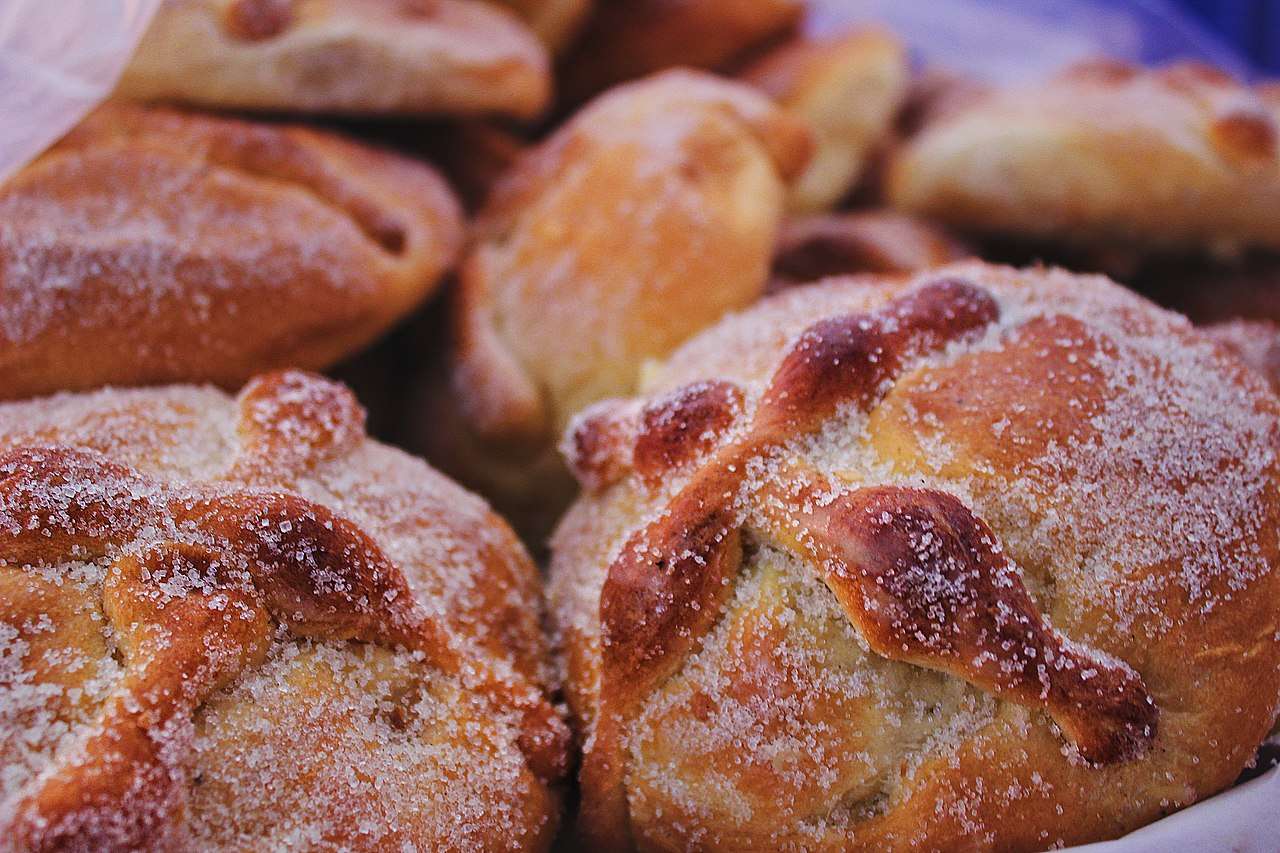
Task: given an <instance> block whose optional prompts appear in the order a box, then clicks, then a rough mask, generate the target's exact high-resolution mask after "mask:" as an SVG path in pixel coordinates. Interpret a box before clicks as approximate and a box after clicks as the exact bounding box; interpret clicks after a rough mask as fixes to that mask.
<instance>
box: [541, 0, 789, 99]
mask: <svg viewBox="0 0 1280 853" xmlns="http://www.w3.org/2000/svg"><path fill="white" fill-rule="evenodd" d="M804 11H805V4H804V2H803V0H598V2H597V3H596V8H595V12H594V13H593V14H592V15H591V17H590V19H589V20H588V21H587V25H586V27H585V28H584V29H583V32H582V35H581V36H580V37H579V38H578V40H577V41H576V42H575V44H574V47H573V49H572V50H570V51H569V53H568V54H567V55H566V56H565V57H564V59H563V60H562V61H561V62H560V63H559V66H560V67H559V79H560V85H561V94H562V97H563V99H564V102H565V103H566V104H567V105H570V106H572V105H574V104H579V103H581V102H583V101H585V100H586V99H588V98H590V97H591V96H592V95H595V94H597V93H599V92H603V91H604V90H605V89H607V88H609V87H610V86H613V85H614V84H616V83H621V82H624V81H626V80H633V79H635V78H637V77H643V76H645V75H647V74H651V73H653V72H655V71H661V70H663V69H664V68H674V67H687V68H702V69H708V70H714V69H723V68H726V67H728V66H729V65H731V64H732V63H733V62H734V61H735V60H737V61H742V60H744V59H745V58H746V57H747V55H748V53H749V52H750V51H752V50H756V49H759V48H761V47H762V46H764V45H766V44H768V43H769V42H770V40H772V39H777V38H780V37H781V36H783V35H785V34H786V33H788V32H790V31H792V30H793V29H794V28H795V26H796V25H797V24H798V23H799V22H800V20H801V18H802V17H803V15H804Z"/></svg>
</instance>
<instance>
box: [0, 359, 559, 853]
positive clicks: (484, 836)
mask: <svg viewBox="0 0 1280 853" xmlns="http://www.w3.org/2000/svg"><path fill="white" fill-rule="evenodd" d="M363 417H364V413H363V411H362V410H361V409H360V407H359V406H358V405H357V404H356V402H355V400H354V398H353V397H352V396H351V395H350V393H349V392H348V391H346V389H344V388H342V387H341V386H338V385H335V384H333V383H330V382H328V381H327V380H323V379H321V378H319V377H315V376H312V375H309V374H305V373H299V372H287V373H277V374H269V375H266V376H263V377H260V378H259V379H257V380H254V381H253V382H252V383H250V384H249V386H247V387H246V388H245V390H244V391H242V392H241V394H240V395H239V397H238V398H236V399H232V398H229V397H228V396H227V395H225V394H223V393H221V392H218V391H215V390H211V389H204V388H195V387H187V386H176V387H170V388H160V389H152V390H136V391H114V390H106V391H101V392H97V393H93V394H85V395H63V396H57V397H51V398H47V399H42V400H36V401H33V402H27V403H13V404H7V405H4V406H0V768H3V770H2V771H0V847H3V848H4V849H15V850H50V849H93V850H101V849H138V848H145V849H153V848H154V849H171V848H175V847H176V848H178V849H200V850H232V849H234V850H244V849H332V850H350V849H395V850H476V849H503V850H506V849H532V850H537V849H546V848H547V847H548V846H549V845H550V843H551V839H552V838H553V836H554V834H555V831H556V826H557V823H558V815H559V807H560V806H559V795H558V792H557V791H558V789H557V783H558V781H559V779H560V777H561V776H562V775H563V773H564V771H565V768H566V765H567V748H568V744H567V730H566V729H565V727H564V724H563V722H562V721H561V720H560V715H559V712H558V711H557V710H556V708H555V707H554V706H553V705H552V704H551V703H550V701H549V699H548V698H547V692H548V689H549V686H550V683H551V675H552V673H551V672H550V671H549V667H548V665H547V663H546V661H547V657H546V648H545V643H544V640H543V638H542V636H541V633H540V627H539V619H540V597H539V593H538V588H537V578H536V573H535V569H534V567H533V566H532V564H531V563H530V562H529V560H528V558H527V557H526V556H525V554H524V552H523V551H522V550H521V549H520V546H519V545H518V543H517V541H516V540H515V537H514V536H513V534H512V533H511V532H510V531H509V530H508V529H507V528H506V526H505V525H503V524H502V523H501V522H500V521H499V520H498V519H497V518H496V517H495V516H494V515H493V514H492V513H491V512H490V511H489V510H488V508H487V507H486V506H485V505H484V503H483V502H482V501H480V500H479V499H478V498H475V497H473V496H471V495H470V494H468V493H466V492H464V491H463V490H462V489H461V488H459V487H458V486H456V485H454V484H453V483H451V482H450V481H448V480H446V479H445V478H443V477H441V476H440V475H438V474H436V473H435V472H434V471H432V470H431V469H429V468H428V467H427V466H426V465H424V464H422V463H421V462H418V461H416V460H414V459H412V458H410V457H408V456H405V455H403V454H401V453H399V452H398V451H395V450H392V449H390V448H387V447H384V446H382V445H379V444H376V443H374V442H372V441H369V440H367V439H366V437H365V434H364V428H363Z"/></svg>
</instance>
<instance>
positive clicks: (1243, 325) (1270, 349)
mask: <svg viewBox="0 0 1280 853" xmlns="http://www.w3.org/2000/svg"><path fill="white" fill-rule="evenodd" d="M1204 333H1205V335H1207V336H1208V337H1210V338H1212V339H1213V340H1215V341H1217V342H1218V344H1219V345H1220V346H1222V347H1224V348H1225V349H1226V350H1227V351H1228V352H1230V353H1232V354H1234V355H1235V356H1236V357H1237V358H1239V359H1240V360H1241V361H1243V362H1244V363H1245V364H1247V365H1249V366H1250V367H1252V368H1253V369H1254V370H1256V371H1258V373H1259V374H1261V375H1262V376H1263V378H1265V379H1266V380H1267V382H1269V383H1270V384H1271V388H1272V390H1274V391H1280V325H1277V324H1276V323H1274V322H1272V321H1270V320H1226V321H1224V322H1221V323H1213V324H1211V325H1208V326H1205V327H1204Z"/></svg>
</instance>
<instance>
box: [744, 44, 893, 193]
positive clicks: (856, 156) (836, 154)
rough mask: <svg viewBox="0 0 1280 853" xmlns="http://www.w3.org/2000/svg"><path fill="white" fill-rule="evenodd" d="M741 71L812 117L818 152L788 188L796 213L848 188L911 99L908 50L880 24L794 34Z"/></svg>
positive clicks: (787, 105) (785, 103)
mask: <svg viewBox="0 0 1280 853" xmlns="http://www.w3.org/2000/svg"><path fill="white" fill-rule="evenodd" d="M739 77H740V78H741V79H742V80H743V81H744V82H747V83H750V84H752V85H753V86H756V87H757V88H759V89H760V90H761V91H763V92H764V93H765V94H767V95H769V97H771V98H773V99H774V100H775V101H777V102H778V104H779V105H781V106H783V107H785V108H786V109H788V110H790V111H792V112H793V113H795V114H796V115H797V116H799V117H800V118H803V119H804V120H805V121H807V122H808V123H809V126H810V128H811V129H812V130H813V134H814V153H813V158H812V160H811V161H810V163H809V166H808V168H807V169H805V172H804V174H803V175H801V176H800V179H799V180H798V181H796V183H795V186H794V187H793V188H792V190H791V197H790V203H789V206H790V208H791V209H792V210H795V211H801V212H804V211H816V210H823V209H826V208H829V207H831V206H833V205H835V204H836V203H837V202H839V201H840V200H841V199H842V198H844V197H845V196H846V195H848V194H849V191H850V190H851V189H852V188H853V186H854V184H855V182H856V181H857V180H858V178H859V177H861V176H862V175H863V173H864V172H865V171H866V169H867V166H868V164H869V162H870V160H871V156H872V154H873V153H874V152H876V151H877V149H878V148H880V147H881V146H883V145H884V144H885V143H886V142H887V141H888V139H889V137H890V134H891V130H892V128H893V122H894V118H895V117H896V116H897V115H898V111H899V110H900V109H901V108H902V106H903V105H904V103H905V102H906V99H907V94H908V92H909V89H910V81H911V69H910V66H909V65H908V62H907V52H906V48H905V47H904V45H903V44H902V42H901V41H899V40H898V39H897V38H896V37H895V36H893V35H891V34H890V33H887V32H884V31H882V30H852V31H849V32H845V33H840V34H837V35H832V36H826V37H822V38H818V37H812V36H797V37H795V38H794V39H791V40H790V41H787V42H785V43H783V44H782V45H780V46H779V47H777V48H775V49H773V50H771V51H769V52H768V53H766V54H765V55H764V56H763V57H761V58H760V59H758V60H757V61H755V62H753V63H751V64H750V65H749V66H748V67H747V68H746V69H745V70H743V71H742V72H741V73H740V75H739Z"/></svg>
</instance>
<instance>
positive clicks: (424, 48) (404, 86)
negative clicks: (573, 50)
mask: <svg viewBox="0 0 1280 853" xmlns="http://www.w3.org/2000/svg"><path fill="white" fill-rule="evenodd" d="M515 5H522V6H524V7H526V11H528V12H530V13H532V14H535V15H538V14H542V11H540V9H539V8H535V7H537V6H539V4H536V3H525V4H515ZM117 94H118V95H119V96H121V97H126V98H135V99H141V100H149V101H150V100H156V101H171V102H175V103H182V104H190V105H194V106H201V107H212V108H219V109H237V110H266V111H271V112H303V113H337V114H355V115H381V114H414V115H420V114H431V115H440V114H447V115H478V114H494V113H498V114H502V115H510V116H517V117H520V118H532V117H534V116H536V115H537V114H538V113H540V112H541V111H542V110H543V108H545V107H546V106H547V104H548V101H549V99H550V97H551V71H550V61H549V59H548V56H547V51H546V49H545V47H544V46H543V44H542V43H541V42H540V41H539V40H538V39H537V37H536V36H535V35H534V34H533V33H532V32H530V31H529V29H528V28H527V27H526V26H525V25H524V24H523V23H522V22H521V21H520V20H519V19H518V18H517V17H516V15H515V14H513V13H512V12H510V11H508V10H506V9H503V8H500V7H499V6H497V5H494V4H490V3H486V2H481V0H164V2H163V3H162V4H161V6H160V9H159V11H158V12H157V13H156V16H155V18H154V19H153V20H152V22H151V25H150V27H149V28H148V30H147V32H146V33H145V34H144V35H143V38H142V42H141V44H140V45H139V46H138V50H137V52H136V53H135V54H134V56H133V59H132V60H131V62H130V64H129V66H128V67H127V68H126V69H125V72H124V76H123V77H122V78H121V79H120V83H119V86H118V88H117Z"/></svg>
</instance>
